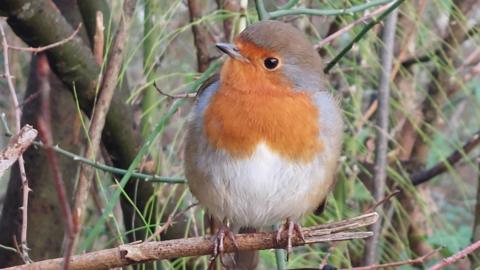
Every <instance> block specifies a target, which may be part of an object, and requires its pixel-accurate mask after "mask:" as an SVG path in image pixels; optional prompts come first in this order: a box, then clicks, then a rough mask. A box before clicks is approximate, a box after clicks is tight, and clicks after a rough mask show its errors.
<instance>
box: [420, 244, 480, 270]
mask: <svg viewBox="0 0 480 270" xmlns="http://www.w3.org/2000/svg"><path fill="white" fill-rule="evenodd" d="M479 248H480V240H479V241H477V242H475V243H473V244H471V245H470V246H468V247H466V248H465V249H463V250H461V251H460V252H458V253H456V254H453V255H452V256H450V257H448V258H445V259H442V260H441V261H440V262H438V263H437V264H435V265H434V266H432V267H430V268H428V270H440V269H444V268H445V267H447V266H448V265H451V264H453V263H455V262H456V261H458V260H461V259H463V258H465V257H466V256H467V255H468V254H470V253H472V252H474V251H475V250H477V249H479Z"/></svg>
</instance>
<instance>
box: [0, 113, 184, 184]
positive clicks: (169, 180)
mask: <svg viewBox="0 0 480 270" xmlns="http://www.w3.org/2000/svg"><path fill="white" fill-rule="evenodd" d="M0 120H1V123H2V126H3V128H4V129H5V135H6V136H7V137H11V136H12V134H11V131H10V129H9V128H8V124H7V121H6V119H5V114H1V115H0ZM33 145H35V146H38V147H42V148H45V147H46V146H45V145H44V144H43V143H42V142H41V141H33ZM52 149H53V151H55V152H57V153H59V154H61V155H63V156H66V157H69V158H71V159H73V160H74V161H78V162H81V163H84V164H87V165H89V166H92V167H94V168H96V169H100V170H102V171H105V172H109V173H114V174H118V175H125V174H127V172H128V170H125V169H122V168H117V167H112V166H108V165H105V164H102V163H98V162H96V161H93V160H90V159H87V158H85V157H83V156H80V155H77V154H74V153H72V152H69V151H67V150H65V149H63V148H61V147H60V146H58V145H54V146H52ZM132 177H135V178H138V179H143V180H145V181H149V182H152V183H166V184H186V183H187V180H186V179H185V177H174V176H160V175H154V174H146V173H139V172H133V173H132Z"/></svg>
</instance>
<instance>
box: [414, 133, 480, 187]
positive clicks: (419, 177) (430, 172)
mask: <svg viewBox="0 0 480 270" xmlns="http://www.w3.org/2000/svg"><path fill="white" fill-rule="evenodd" d="M479 144H480V130H479V131H477V132H476V133H475V134H474V135H473V136H472V137H471V138H470V139H468V141H467V142H466V143H465V144H464V145H463V147H462V149H459V150H455V151H453V153H451V154H450V155H449V156H448V158H447V159H446V160H444V161H440V162H439V163H437V164H436V165H434V166H433V167H431V168H430V169H427V170H425V171H420V172H416V173H413V174H412V175H411V176H410V181H412V183H413V184H414V185H420V184H422V183H425V182H427V181H428V180H430V179H432V178H433V177H435V176H437V175H439V174H442V173H444V172H446V171H447V170H448V167H449V166H452V165H454V164H455V163H457V162H459V161H460V160H461V159H462V158H463V157H464V155H466V154H468V153H469V152H470V151H472V150H473V149H474V148H475V147H476V146H477V145H479Z"/></svg>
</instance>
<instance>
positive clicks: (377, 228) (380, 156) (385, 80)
mask: <svg viewBox="0 0 480 270" xmlns="http://www.w3.org/2000/svg"><path fill="white" fill-rule="evenodd" d="M397 15H398V10H397V9H396V10H394V11H393V12H392V13H391V14H390V15H389V16H388V17H387V20H386V23H385V28H384V29H383V41H384V47H383V49H382V70H381V78H380V87H379V89H378V116H377V125H378V132H377V141H376V146H375V149H376V151H375V152H376V153H375V167H374V191H373V197H374V198H375V200H377V201H381V200H382V199H383V197H384V196H385V187H386V179H387V166H388V160H387V151H388V117H389V107H390V100H389V99H390V74H391V70H392V63H393V54H394V46H395V30H396V27H397ZM370 229H371V230H372V231H373V233H374V235H373V237H372V238H370V239H368V240H367V243H366V246H365V252H364V265H371V264H373V263H375V262H377V260H378V246H379V245H378V242H379V240H380V233H381V229H382V226H381V222H378V223H375V224H373V225H372V227H371V228H370Z"/></svg>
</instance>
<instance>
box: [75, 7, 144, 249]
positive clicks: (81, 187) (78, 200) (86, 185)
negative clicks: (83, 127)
mask: <svg viewBox="0 0 480 270" xmlns="http://www.w3.org/2000/svg"><path fill="white" fill-rule="evenodd" d="M135 4H136V0H125V1H124V3H123V15H122V17H121V18H120V24H119V26H118V29H117V32H116V34H115V37H114V40H113V45H112V49H111V56H110V58H109V62H108V67H107V70H106V72H105V77H104V79H103V82H102V87H101V92H100V96H99V98H98V102H97V106H96V107H95V110H94V112H93V114H92V120H91V123H90V128H89V131H88V136H89V139H90V141H89V142H90V143H89V145H88V148H87V151H86V156H87V158H88V159H93V160H94V159H95V158H96V155H97V153H98V150H99V148H100V141H101V138H102V132H103V128H104V126H105V121H106V118H107V113H108V110H109V108H110V103H111V101H112V98H113V92H114V90H115V88H116V86H117V82H118V74H119V72H120V67H121V64H122V56H123V48H124V47H125V39H126V34H127V25H128V23H129V21H130V18H131V16H132V14H133V11H134V9H135ZM93 176H94V170H93V168H92V167H90V166H87V165H83V166H82V167H81V170H80V174H79V180H78V184H77V189H76V190H75V195H74V207H73V209H74V216H75V220H77V222H78V225H80V224H81V223H82V220H83V212H84V209H85V207H86V202H87V198H88V194H89V190H90V186H91V182H92V179H93ZM78 232H79V228H76V229H75V238H76V237H77V235H78ZM74 247H75V244H74V245H73V248H74Z"/></svg>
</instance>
